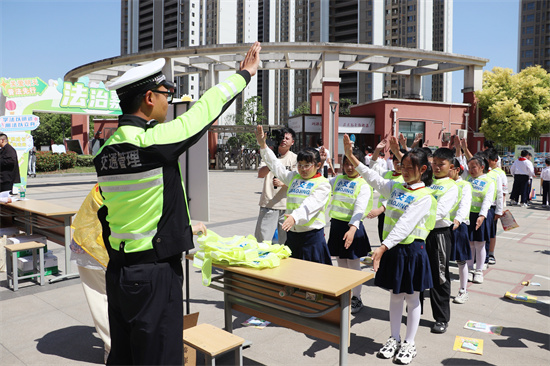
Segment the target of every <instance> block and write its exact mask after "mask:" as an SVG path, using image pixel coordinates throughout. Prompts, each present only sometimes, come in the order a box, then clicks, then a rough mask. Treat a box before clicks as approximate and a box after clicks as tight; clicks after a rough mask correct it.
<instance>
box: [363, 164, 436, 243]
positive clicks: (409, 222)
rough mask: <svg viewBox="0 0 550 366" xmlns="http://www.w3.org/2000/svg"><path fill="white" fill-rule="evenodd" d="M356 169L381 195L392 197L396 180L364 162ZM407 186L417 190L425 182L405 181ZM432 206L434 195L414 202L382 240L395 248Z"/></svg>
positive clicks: (423, 185)
mask: <svg viewBox="0 0 550 366" xmlns="http://www.w3.org/2000/svg"><path fill="white" fill-rule="evenodd" d="M355 170H357V171H358V172H359V174H361V176H362V177H363V178H364V179H365V180H366V181H367V183H369V184H370V185H371V186H372V187H373V188H374V189H376V190H377V191H378V192H379V193H380V194H381V195H383V196H385V197H390V195H391V191H392V188H393V186H394V185H395V184H398V183H399V182H396V181H394V180H391V179H384V178H382V177H381V176H380V175H379V174H378V173H376V172H375V171H374V170H372V169H369V168H368V167H367V166H365V165H364V164H359V165H358V166H357V167H356V168H355ZM403 186H404V187H405V188H408V189H411V190H416V189H420V188H423V187H425V184H424V183H423V182H420V183H416V184H413V185H408V184H407V183H403ZM431 207H432V196H431V195H426V196H424V197H422V198H421V199H419V200H417V201H415V202H413V203H412V204H411V205H410V206H409V207H408V208H407V210H406V211H405V212H404V213H403V215H402V216H401V217H400V218H399V221H398V223H399V225H397V226H395V227H394V228H393V229H392V230H391V231H390V233H389V234H388V236H387V238H386V239H385V240H384V241H383V242H382V244H384V245H385V246H386V247H388V249H391V248H393V247H394V246H396V245H397V244H399V243H400V242H402V241H403V240H405V239H406V238H407V237H408V236H409V235H410V234H411V232H412V231H413V230H414V228H415V227H416V225H418V223H419V222H420V220H422V218H423V217H424V216H425V214H426V213H428V212H430V208H431Z"/></svg>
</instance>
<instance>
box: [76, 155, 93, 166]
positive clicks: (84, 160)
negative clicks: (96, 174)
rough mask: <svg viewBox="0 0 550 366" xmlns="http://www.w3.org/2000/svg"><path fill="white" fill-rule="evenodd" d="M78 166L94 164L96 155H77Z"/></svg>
mask: <svg viewBox="0 0 550 366" xmlns="http://www.w3.org/2000/svg"><path fill="white" fill-rule="evenodd" d="M76 166H94V157H93V156H92V155H77V156H76Z"/></svg>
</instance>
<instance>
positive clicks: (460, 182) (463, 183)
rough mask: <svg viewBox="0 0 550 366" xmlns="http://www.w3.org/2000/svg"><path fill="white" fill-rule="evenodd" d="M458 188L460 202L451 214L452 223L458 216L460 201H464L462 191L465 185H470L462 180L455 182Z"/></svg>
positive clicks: (458, 201)
mask: <svg viewBox="0 0 550 366" xmlns="http://www.w3.org/2000/svg"><path fill="white" fill-rule="evenodd" d="M455 183H456V185H457V187H458V200H457V201H456V205H454V207H453V208H452V209H451V212H449V216H450V221H454V219H455V217H456V214H457V212H458V206H459V203H460V200H461V199H462V189H463V187H464V185H465V184H468V182H466V181H465V180H464V179H461V180H459V181H455Z"/></svg>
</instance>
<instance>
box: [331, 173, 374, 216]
mask: <svg viewBox="0 0 550 366" xmlns="http://www.w3.org/2000/svg"><path fill="white" fill-rule="evenodd" d="M364 185H367V187H368V189H369V190H370V198H369V203H368V204H367V208H366V210H365V213H364V215H363V217H362V218H361V219H363V218H364V217H365V215H366V214H368V213H369V212H370V210H372V201H373V200H372V187H371V186H370V185H368V184H367V182H366V181H365V180H364V179H363V177H361V176H360V175H358V176H357V177H355V178H349V177H348V176H347V175H339V176H337V177H336V179H335V180H334V185H333V187H332V202H331V204H330V210H329V213H328V215H329V216H330V217H331V218H333V219H336V220H341V221H345V222H349V221H350V220H351V218H352V216H353V210H354V208H355V201H357V197H359V193H360V192H361V189H362V187H363V186H364Z"/></svg>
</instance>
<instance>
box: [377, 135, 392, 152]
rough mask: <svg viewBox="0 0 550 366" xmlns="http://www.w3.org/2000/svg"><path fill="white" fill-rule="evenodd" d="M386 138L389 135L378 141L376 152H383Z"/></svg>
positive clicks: (386, 142)
mask: <svg viewBox="0 0 550 366" xmlns="http://www.w3.org/2000/svg"><path fill="white" fill-rule="evenodd" d="M388 136H389V134H387V135H386V136H384V138H383V139H382V141H380V142H379V143H378V145H376V149H377V150H380V151H384V149H385V148H386V145H387V144H388Z"/></svg>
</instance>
